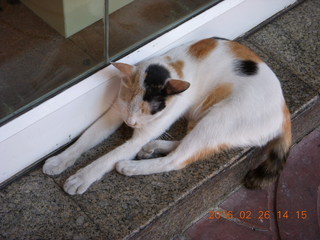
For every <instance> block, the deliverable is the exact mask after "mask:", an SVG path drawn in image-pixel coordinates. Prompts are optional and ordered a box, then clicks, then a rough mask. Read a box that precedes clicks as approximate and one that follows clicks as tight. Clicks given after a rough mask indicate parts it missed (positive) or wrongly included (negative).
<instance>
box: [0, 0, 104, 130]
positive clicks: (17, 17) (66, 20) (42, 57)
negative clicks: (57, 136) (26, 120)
mask: <svg viewBox="0 0 320 240" xmlns="http://www.w3.org/2000/svg"><path fill="white" fill-rule="evenodd" d="M0 8H1V9H0V125H1V124H4V123H5V122H7V121H8V120H10V119H12V118H13V117H15V116H17V115H19V114H21V113H22V112H24V111H26V110H28V109H30V108H32V107H34V106H35V104H37V103H39V102H42V101H44V100H45V99H46V98H48V97H51V96H53V95H54V94H57V93H58V92H59V91H62V90H63V89H65V88H66V87H69V86H71V85H72V84H74V83H76V82H78V81H79V80H80V79H82V78H84V77H85V76H87V75H88V74H91V73H92V72H94V71H96V70H97V69H99V68H101V67H103V66H105V65H106V61H105V46H106V41H105V31H104V29H105V26H104V21H103V18H104V15H105V14H104V13H105V1H104V0H21V1H19V0H3V1H0Z"/></svg>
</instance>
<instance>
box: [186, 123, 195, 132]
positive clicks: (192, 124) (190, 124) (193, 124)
mask: <svg viewBox="0 0 320 240" xmlns="http://www.w3.org/2000/svg"><path fill="white" fill-rule="evenodd" d="M196 125H197V122H196V121H194V120H190V121H189V122H188V126H187V132H188V133H189V132H191V131H192V129H194V127H195V126H196Z"/></svg>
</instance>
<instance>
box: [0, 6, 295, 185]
mask: <svg viewBox="0 0 320 240" xmlns="http://www.w3.org/2000/svg"><path fill="white" fill-rule="evenodd" d="M296 1H297V0H268V1H266V0H225V1H223V2H221V3H219V4H217V5H215V6H214V7H212V8H210V9H208V10H206V11H205V12H203V13H201V14H200V15H198V16H196V17H194V18H192V19H190V20H189V21H187V22H185V23H183V24H182V25H180V26H178V27H176V28H175V29H173V30H171V31H169V32H167V33H165V34H164V35H162V36H160V37H159V38H157V39H155V40H153V41H152V42H150V43H148V44H146V45H144V46H143V47H141V48H140V49H138V50H136V51H134V52H133V53H131V54H129V55H127V56H126V57H124V58H123V59H121V60H120V61H122V62H126V63H130V64H134V63H137V62H139V61H141V60H143V59H145V58H149V57H150V56H152V55H156V54H160V53H163V52H165V51H167V50H169V49H170V48H172V47H175V46H177V45H180V44H182V43H185V42H188V41H191V40H195V39H201V38H205V37H213V36H217V37H224V38H228V39H234V38H236V37H238V36H241V35H242V34H244V33H245V32H247V31H249V30H250V29H252V28H254V27H255V26H257V25H258V24H260V23H261V22H263V21H265V20H266V19H268V18H269V17H271V16H273V15H274V14H276V13H277V12H279V11H281V10H283V9H284V8H286V7H288V6H289V5H291V4H294V3H295V2H296ZM118 87H119V81H118V79H117V76H116V70H115V69H114V68H113V67H112V66H108V67H106V68H104V69H102V70H100V71H99V72H97V73H95V74H93V75H91V76H90V77H88V78H87V79H85V80H83V81H81V82H80V83H78V84H76V85H74V86H72V87H70V88H69V89H67V90H65V91H64V92H62V93H60V94H59V95H57V96H55V97H53V98H51V99H49V100H47V101H46V102H44V103H42V104H41V105H39V106H37V107H36V108H34V109H32V110H30V111H29V112H27V113H25V114H23V115H21V116H19V117H17V118H16V119H14V120H12V121H11V122H9V123H7V124H5V125H4V126H2V127H1V128H0V166H1V167H0V186H3V185H5V184H6V183H8V182H10V181H11V180H12V179H13V178H14V177H16V176H17V175H19V174H21V173H22V172H23V171H24V170H25V169H28V168H29V167H30V166H32V165H34V164H35V163H37V162H39V161H41V160H43V159H44V158H45V157H46V156H47V155H48V154H50V153H52V152H53V151H55V150H57V149H59V148H61V147H62V146H64V145H65V144H67V143H69V142H70V141H71V140H72V139H74V138H75V137H77V136H78V135H79V134H81V132H83V131H84V130H85V129H86V128H87V127H88V126H89V125H90V124H91V123H92V122H93V121H94V120H95V119H97V118H98V117H99V116H101V115H102V114H103V113H104V112H105V111H106V110H107V109H108V108H109V107H110V105H111V104H112V101H113V100H114V98H115V97H116V94H117V89H118Z"/></svg>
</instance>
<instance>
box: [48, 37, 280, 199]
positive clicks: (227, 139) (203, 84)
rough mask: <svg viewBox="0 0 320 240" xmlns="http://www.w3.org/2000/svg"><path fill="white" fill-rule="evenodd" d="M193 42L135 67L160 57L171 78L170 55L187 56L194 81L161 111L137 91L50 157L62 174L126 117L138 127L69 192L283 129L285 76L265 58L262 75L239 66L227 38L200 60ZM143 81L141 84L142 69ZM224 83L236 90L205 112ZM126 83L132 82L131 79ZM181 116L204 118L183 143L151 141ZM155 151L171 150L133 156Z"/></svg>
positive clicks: (188, 76) (250, 142)
mask: <svg viewBox="0 0 320 240" xmlns="http://www.w3.org/2000/svg"><path fill="white" fill-rule="evenodd" d="M188 48H189V46H188V45H185V46H181V47H178V48H176V49H173V50H171V51H170V52H168V53H167V54H165V55H164V56H160V57H156V58H154V59H150V60H148V61H146V62H143V63H141V64H139V65H138V66H137V67H136V69H137V70H139V71H141V72H144V71H145V69H146V68H147V66H148V65H150V64H151V63H157V64H161V65H163V66H166V67H167V68H168V69H170V70H171V71H170V74H171V76H172V78H174V79H178V78H179V77H178V75H177V73H176V72H175V71H174V69H173V68H172V67H171V66H170V65H168V60H167V59H166V58H165V56H170V57H171V58H172V60H171V61H173V62H175V61H178V60H182V61H184V63H185V66H184V68H183V73H184V78H183V80H184V81H187V82H189V83H190V84H191V85H190V88H189V89H187V90H186V91H185V92H183V93H180V94H178V95H176V96H174V97H173V98H172V99H171V100H170V101H169V103H168V105H167V107H166V108H165V109H164V110H162V111H160V112H158V113H156V114H155V115H145V114H142V113H141V109H140V106H141V102H142V101H143V100H142V97H141V96H138V95H137V96H136V97H135V98H133V99H132V101H131V102H130V104H129V105H127V103H126V102H124V101H122V100H121V99H120V98H118V100H117V101H116V102H115V103H114V105H113V107H112V108H111V109H110V110H109V111H108V112H107V113H106V114H105V115H104V116H103V117H101V118H100V119H99V120H97V122H96V123H94V124H93V125H92V126H91V127H90V128H89V129H88V130H87V131H86V132H85V133H84V134H83V135H82V136H81V137H80V139H79V140H78V141H77V142H76V143H75V144H74V145H72V146H71V147H70V148H68V149H67V150H66V151H64V152H63V153H61V154H59V155H58V156H55V157H52V158H50V159H48V160H47V161H46V163H45V165H44V167H43V171H44V172H45V173H47V174H49V175H55V174H59V173H61V172H62V171H64V170H65V169H66V168H68V167H70V166H71V165H72V164H73V163H74V162H75V160H76V159H77V158H78V157H79V156H80V154H81V153H83V152H84V151H87V150H88V149H90V148H91V147H93V146H94V145H96V144H97V143H99V142H101V141H102V140H103V139H105V138H107V137H108V136H109V135H110V134H111V133H112V132H114V131H115V130H116V129H117V128H118V127H119V126H120V125H121V123H122V122H123V121H125V122H126V123H127V124H128V125H131V126H134V127H135V130H134V134H133V137H132V138H131V139H130V140H128V141H127V142H125V143H124V144H123V145H121V146H120V147H118V148H116V149H114V150H113V151H111V152H109V153H107V154H106V155H104V156H102V157H100V158H99V159H97V160H96V161H94V162H93V163H91V164H90V165H88V166H87V167H85V168H83V169H81V170H79V171H78V172H77V173H76V174H75V175H73V176H71V177H70V178H69V179H68V180H67V181H66V183H65V185H64V189H65V191H66V192H67V193H69V194H82V193H84V192H85V191H86V190H87V189H88V187H89V186H90V185H91V184H92V183H93V182H95V181H97V180H99V179H100V178H101V177H103V175H104V174H105V173H107V172H109V171H111V170H113V169H114V168H116V170H117V171H118V172H120V173H122V174H125V175H139V174H153V173H159V172H163V171H171V170H177V169H180V168H181V167H182V166H183V162H184V161H186V159H189V158H191V157H192V156H194V155H195V154H196V153H198V152H199V150H201V149H203V148H211V149H214V148H215V147H218V146H219V145H221V144H227V145H228V146H230V147H243V146H262V145H264V144H266V143H267V142H268V141H270V140H271V139H273V138H275V137H276V136H278V135H279V134H281V133H282V132H281V131H282V123H283V121H284V116H283V111H282V109H283V108H282V107H283V105H284V104H285V103H284V99H283V96H282V91H281V88H280V83H279V81H278V79H277V77H276V76H275V74H274V73H273V72H272V71H271V70H270V69H269V67H268V66H267V65H266V64H265V63H259V72H258V73H257V74H256V75H253V76H239V75H237V74H235V72H234V71H233V61H234V57H233V55H232V53H231V52H230V49H229V48H228V46H227V42H226V41H218V46H217V47H216V48H215V49H214V51H212V53H211V54H210V55H209V56H208V57H207V58H205V59H204V60H201V61H200V63H199V60H197V59H195V58H194V57H192V56H191V55H189V54H188ZM142 75H143V74H142ZM139 81H140V86H142V83H143V76H141V79H140V80H139ZM220 83H231V84H232V85H233V92H232V95H231V96H230V97H229V98H227V99H225V100H223V101H221V102H219V103H218V104H216V105H214V106H213V107H211V109H210V110H209V111H208V112H207V113H205V114H204V113H202V112H200V110H199V107H198V106H199V105H200V104H201V103H202V102H203V101H204V99H205V97H206V96H207V95H208V94H209V92H210V91H211V90H212V89H213V88H214V87H215V86H217V85H218V84H220ZM122 88H125V82H124V83H123V85H122ZM181 116H186V117H187V119H188V120H194V121H197V124H196V126H195V127H194V128H193V129H192V131H191V132H190V133H189V134H187V136H186V137H185V138H184V139H183V140H182V141H181V142H171V143H170V142H163V141H153V142H150V141H152V140H153V139H155V138H157V137H158V136H160V135H161V134H162V133H163V132H164V131H165V130H166V129H168V128H169V127H170V126H171V125H172V124H173V123H174V122H175V121H176V120H177V119H178V118H180V117H181ZM149 142H150V143H149ZM146 144H147V145H146ZM143 146H145V147H143ZM140 149H142V150H141V152H140V153H139V150H140ZM155 150H156V151H160V152H161V153H169V152H170V153H169V154H168V155H167V156H166V157H162V158H156V159H151V160H140V161H133V160H132V159H133V158H134V157H135V156H136V155H137V154H138V156H140V157H146V158H147V157H150V155H151V153H153V151H155Z"/></svg>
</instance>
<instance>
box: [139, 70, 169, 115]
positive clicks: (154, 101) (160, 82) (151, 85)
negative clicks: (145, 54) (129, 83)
mask: <svg viewBox="0 0 320 240" xmlns="http://www.w3.org/2000/svg"><path fill="white" fill-rule="evenodd" d="M146 74H147V75H146V78H145V80H144V87H145V89H146V93H145V95H144V96H143V100H144V101H147V102H149V104H150V107H151V114H155V113H157V112H159V111H161V110H163V109H164V108H165V107H166V103H165V100H166V97H167V94H166V93H165V91H164V88H163V87H164V84H165V82H166V80H167V79H168V78H170V72H169V71H168V70H167V69H166V68H165V67H163V66H160V65H157V64H152V65H150V66H149V67H148V68H147V69H146Z"/></svg>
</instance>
